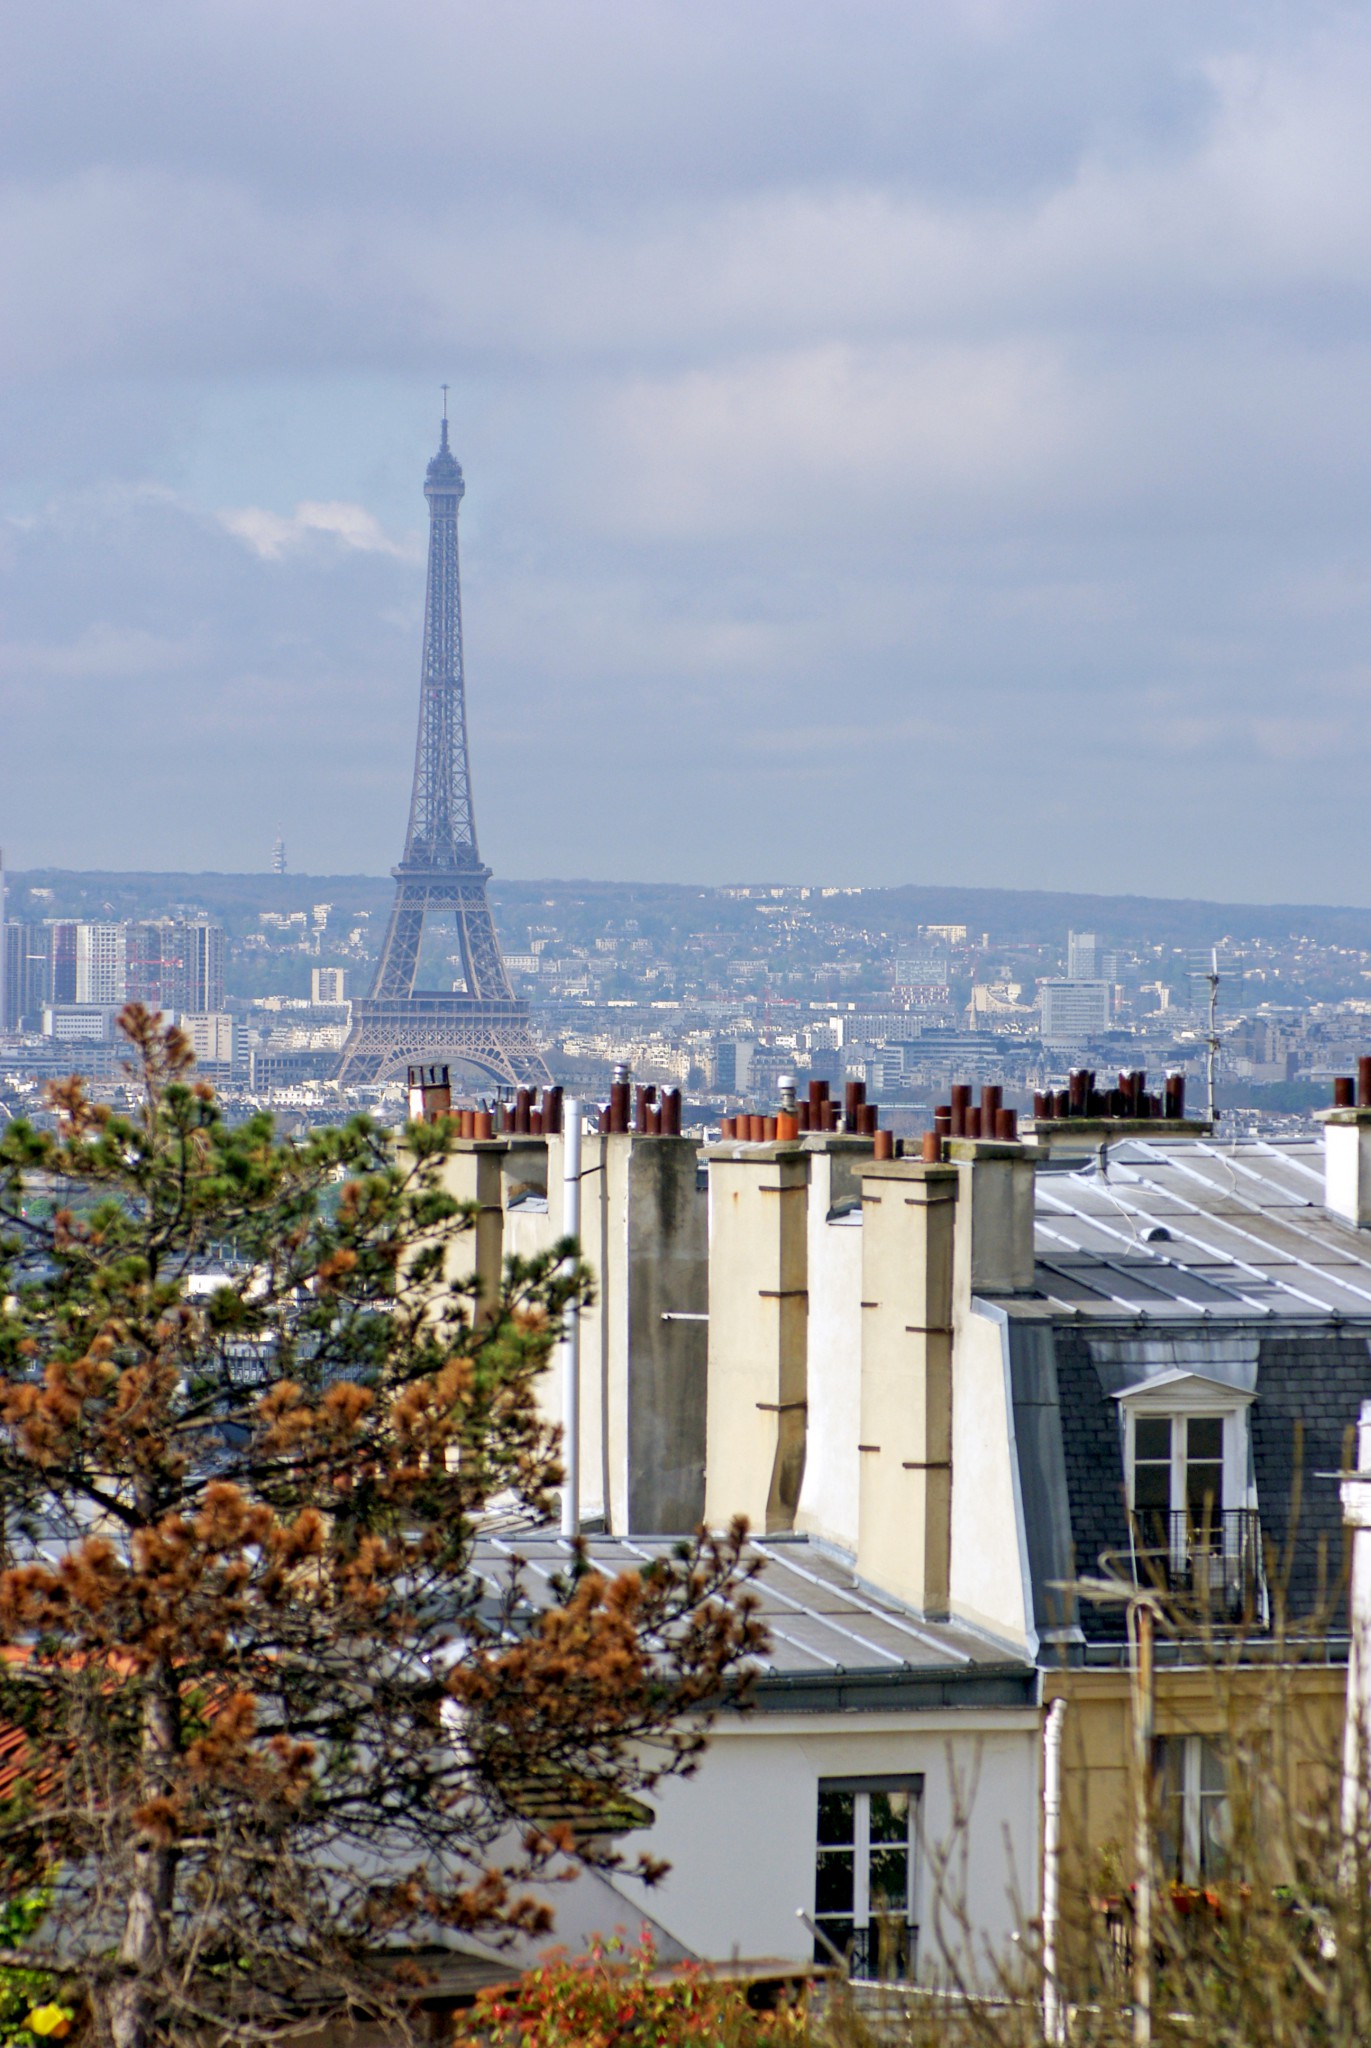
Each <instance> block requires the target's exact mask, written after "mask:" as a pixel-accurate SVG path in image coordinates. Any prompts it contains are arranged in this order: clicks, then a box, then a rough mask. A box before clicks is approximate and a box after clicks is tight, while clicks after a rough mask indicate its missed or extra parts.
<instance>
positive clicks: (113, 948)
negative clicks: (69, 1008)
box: [53, 924, 128, 1009]
mask: <svg viewBox="0 0 1371 2048" xmlns="http://www.w3.org/2000/svg"><path fill="white" fill-rule="evenodd" d="M75 993H76V1001H77V1003H78V1004H81V1005H91V1004H95V1005H99V1006H104V1007H106V1008H111V1007H112V1008H115V1009H117V1008H118V1007H119V1005H120V1004H121V1003H123V1002H124V1001H126V999H127V995H128V927H127V926H126V925H122V924H78V925H77V927H76V992H75ZM53 999H54V1001H56V1002H60V1000H61V998H60V997H59V996H58V995H57V993H56V991H55V990H54V995H53Z"/></svg>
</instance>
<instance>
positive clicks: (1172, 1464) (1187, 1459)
mask: <svg viewBox="0 0 1371 2048" xmlns="http://www.w3.org/2000/svg"><path fill="white" fill-rule="evenodd" d="M1223 1511H1224V1497H1223V1417H1222V1416H1221V1415H1136V1416H1135V1417H1134V1418H1133V1512H1134V1514H1135V1515H1136V1517H1137V1519H1138V1522H1139V1524H1140V1525H1141V1527H1142V1529H1143V1530H1144V1532H1145V1534H1144V1540H1145V1541H1146V1542H1148V1543H1149V1544H1153V1545H1155V1546H1156V1547H1157V1548H1158V1549H1163V1550H1164V1549H1166V1548H1168V1547H1169V1546H1170V1544H1171V1541H1172V1532H1173V1531H1174V1530H1176V1529H1177V1522H1176V1521H1173V1520H1172V1517H1173V1516H1174V1517H1176V1518H1178V1520H1179V1521H1180V1522H1181V1523H1182V1524H1183V1526H1184V1527H1185V1528H1186V1529H1187V1531H1188V1532H1189V1533H1190V1535H1191V1537H1192V1538H1193V1534H1194V1532H1196V1531H1198V1530H1201V1529H1209V1530H1210V1531H1211V1532H1214V1533H1215V1534H1217V1535H1218V1536H1219V1537H1220V1539H1221V1536H1222V1530H1223Z"/></svg>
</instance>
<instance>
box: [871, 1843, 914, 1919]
mask: <svg viewBox="0 0 1371 2048" xmlns="http://www.w3.org/2000/svg"><path fill="white" fill-rule="evenodd" d="M908 1904H909V1851H908V1850H907V1849H873V1850H872V1852H871V1913H872V1917H873V1919H874V1918H875V1916H876V1914H878V1913H903V1912H904V1910H905V1908H906V1906H907V1905H908Z"/></svg>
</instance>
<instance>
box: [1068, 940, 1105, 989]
mask: <svg viewBox="0 0 1371 2048" xmlns="http://www.w3.org/2000/svg"><path fill="white" fill-rule="evenodd" d="M1066 978H1067V980H1068V981H1099V980H1100V979H1101V973H1100V941H1099V937H1098V934H1097V933H1095V932H1068V933H1067V935H1066Z"/></svg>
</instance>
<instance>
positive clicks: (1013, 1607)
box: [950, 1310, 1030, 1648]
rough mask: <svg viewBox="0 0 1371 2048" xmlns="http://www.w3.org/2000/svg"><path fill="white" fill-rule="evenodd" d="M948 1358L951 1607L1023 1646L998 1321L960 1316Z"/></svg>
mask: <svg viewBox="0 0 1371 2048" xmlns="http://www.w3.org/2000/svg"><path fill="white" fill-rule="evenodd" d="M952 1361H953V1363H952V1570H951V1586H950V1601H951V1608H952V1612H953V1613H954V1614H955V1615H959V1616H961V1617H962V1618H963V1619H964V1620H966V1621H969V1622H972V1623H974V1624H975V1625H976V1626H977V1627H979V1628H983V1629H987V1630H989V1631H990V1633H991V1634H993V1635H996V1636H1000V1637H1002V1638H1004V1640H1005V1641H1007V1642H1010V1643H1012V1644H1014V1645H1015V1647H1020V1648H1021V1647H1023V1646H1024V1645H1025V1643H1026V1637H1027V1630H1028V1626H1029V1619H1030V1617H1029V1614H1028V1611H1027V1609H1026V1607H1025V1594H1024V1580H1023V1565H1022V1558H1021V1553H1020V1547H1019V1522H1018V1506H1017V1500H1016V1495H1015V1484H1014V1464H1013V1435H1012V1432H1013V1415H1012V1412H1011V1408H1010V1402H1009V1389H1008V1387H1007V1385H1006V1383H1005V1358H1004V1334H1003V1327H1002V1325H1001V1323H1000V1321H999V1319H998V1318H991V1317H990V1316H984V1315H978V1314H976V1313H975V1312H974V1310H973V1311H971V1312H970V1313H961V1312H959V1314H958V1319H957V1330H956V1342H955V1344H954V1346H953V1353H952Z"/></svg>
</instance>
